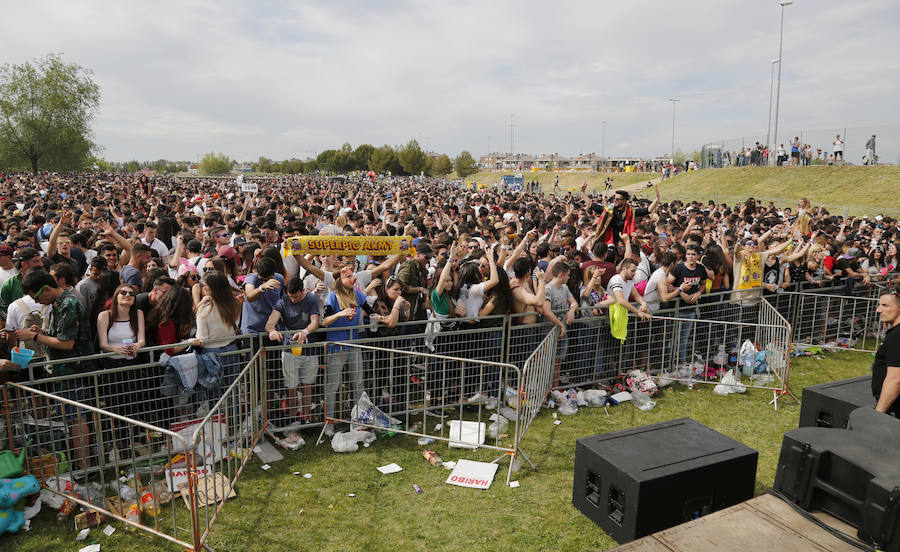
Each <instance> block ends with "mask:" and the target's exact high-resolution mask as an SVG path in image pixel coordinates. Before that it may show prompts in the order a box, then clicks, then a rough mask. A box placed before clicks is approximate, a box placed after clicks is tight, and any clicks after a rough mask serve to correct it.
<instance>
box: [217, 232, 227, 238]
mask: <svg viewBox="0 0 900 552" xmlns="http://www.w3.org/2000/svg"><path fill="white" fill-rule="evenodd" d="M230 235H231V234H229V233H227V232H226V233H224V234H218V235H217V236H216V237H217V238H227V237H228V236H230Z"/></svg>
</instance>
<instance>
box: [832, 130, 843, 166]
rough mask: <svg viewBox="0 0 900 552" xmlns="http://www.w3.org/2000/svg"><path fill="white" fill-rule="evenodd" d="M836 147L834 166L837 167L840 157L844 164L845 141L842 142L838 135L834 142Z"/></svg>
mask: <svg viewBox="0 0 900 552" xmlns="http://www.w3.org/2000/svg"><path fill="white" fill-rule="evenodd" d="M832 145H833V146H834V164H835V165H837V163H838V157H840V158H841V163H843V162H844V141H843V140H841V135H840V134H838V135H837V136H835V137H834V142H832Z"/></svg>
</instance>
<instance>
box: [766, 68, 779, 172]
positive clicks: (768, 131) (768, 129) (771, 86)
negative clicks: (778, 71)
mask: <svg viewBox="0 0 900 552" xmlns="http://www.w3.org/2000/svg"><path fill="white" fill-rule="evenodd" d="M780 61H781V60H780V59H773V60H772V70H771V71H769V73H771V78H770V79H769V124H768V125H766V148H768V150H769V157H772V144H771V142H770V141H769V140H770V139H771V132H772V95H773V94H774V92H775V64H776V63H778V62H780ZM766 163H768V161H767V162H766Z"/></svg>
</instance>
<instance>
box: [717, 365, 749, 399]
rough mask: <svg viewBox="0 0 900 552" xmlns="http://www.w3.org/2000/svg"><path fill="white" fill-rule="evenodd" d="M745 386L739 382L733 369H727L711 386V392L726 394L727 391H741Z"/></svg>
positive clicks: (745, 388) (744, 389)
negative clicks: (712, 386)
mask: <svg viewBox="0 0 900 552" xmlns="http://www.w3.org/2000/svg"><path fill="white" fill-rule="evenodd" d="M746 390H747V387H746V386H745V385H744V384H742V383H741V382H739V381H738V380H737V378H736V377H735V375H734V370H729V371H728V372H726V373H725V375H724V376H722V380H721V381H720V382H719V383H718V384H717V385H716V386H715V387H714V388H713V393H716V394H718V395H728V394H729V393H743V392H744V391H746Z"/></svg>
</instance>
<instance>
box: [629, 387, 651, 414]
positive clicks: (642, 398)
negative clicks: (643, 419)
mask: <svg viewBox="0 0 900 552" xmlns="http://www.w3.org/2000/svg"><path fill="white" fill-rule="evenodd" d="M631 404H633V405H634V406H635V407H636V408H637V409H638V410H653V407H654V406H656V401H651V400H650V395H648V394H647V393H644V392H643V391H634V392H632V393H631Z"/></svg>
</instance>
